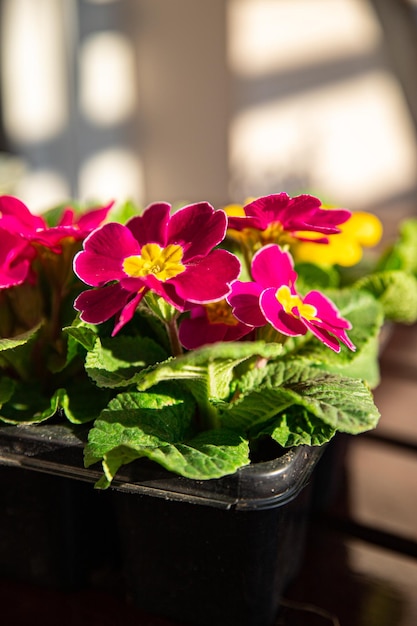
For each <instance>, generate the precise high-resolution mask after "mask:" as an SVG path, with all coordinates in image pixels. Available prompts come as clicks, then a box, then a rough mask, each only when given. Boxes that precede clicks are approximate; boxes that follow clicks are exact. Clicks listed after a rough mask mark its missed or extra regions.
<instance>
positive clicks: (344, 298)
mask: <svg viewBox="0 0 417 626" xmlns="http://www.w3.org/2000/svg"><path fill="white" fill-rule="evenodd" d="M326 295H328V296H329V297H330V299H331V300H332V301H333V302H334V303H335V305H336V306H337V307H338V309H339V311H340V313H341V315H342V316H343V317H345V318H346V319H348V320H349V321H350V323H351V324H352V329H351V330H349V331H348V334H349V337H350V339H351V340H352V342H353V343H354V345H355V346H356V351H355V352H352V351H351V350H349V349H348V348H347V347H346V346H344V345H342V346H341V350H340V352H339V353H336V352H334V351H333V350H329V348H327V347H326V346H325V345H324V344H323V343H321V342H320V341H319V340H318V339H316V338H314V337H311V338H310V340H309V341H308V342H304V344H300V346H299V349H298V350H296V351H295V358H296V359H303V360H304V361H305V362H306V363H307V364H311V365H315V366H317V367H319V368H320V369H322V370H324V371H327V372H330V373H334V374H340V375H343V376H350V377H352V378H362V379H363V380H366V381H367V383H368V384H369V386H370V387H372V388H374V387H376V386H377V385H378V383H379V380H380V374H379V363H378V352H379V335H380V332H381V327H382V323H383V320H384V315H383V309H382V306H381V304H380V303H379V302H378V301H377V300H376V299H375V297H374V296H373V295H372V294H370V293H368V292H367V291H360V290H356V289H346V290H340V291H327V292H326Z"/></svg>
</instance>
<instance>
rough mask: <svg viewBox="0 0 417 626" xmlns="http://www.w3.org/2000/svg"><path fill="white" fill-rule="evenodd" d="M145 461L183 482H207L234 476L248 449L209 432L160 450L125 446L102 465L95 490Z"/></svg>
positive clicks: (234, 437)
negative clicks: (133, 463) (123, 469)
mask: <svg viewBox="0 0 417 626" xmlns="http://www.w3.org/2000/svg"><path fill="white" fill-rule="evenodd" d="M142 457H146V458H148V459H150V460H151V461H155V462H156V463H158V464H159V465H161V466H162V467H164V468H165V469H167V470H168V471H170V472H173V473H175V474H179V475H180V476H185V477H186V478H192V479H195V480H210V479H213V478H221V477H222V476H226V475H227V474H233V473H234V472H235V471H236V470H237V469H239V468H240V467H243V466H244V465H247V464H248V463H249V445H248V442H247V441H246V440H244V439H243V438H242V437H240V436H239V435H238V434H237V433H235V432H233V431H227V430H221V429H219V430H217V429H216V430H211V431H205V432H204V433H201V434H200V435H198V436H197V437H195V438H193V439H190V440H188V441H186V442H183V443H181V442H178V443H164V442H163V441H161V442H160V445H159V446H151V447H147V446H140V447H138V446H137V443H136V444H135V447H134V448H131V447H130V445H129V444H127V445H126V444H124V445H122V446H120V447H118V448H114V449H112V450H111V451H109V452H108V453H107V454H106V455H105V457H104V459H103V462H102V466H103V472H104V476H103V477H102V478H101V479H100V480H99V481H98V482H97V483H96V487H98V488H102V489H103V488H106V487H108V486H109V485H110V483H111V481H112V480H113V478H114V476H115V475H116V472H117V471H118V470H119V469H120V467H121V466H122V465H125V464H127V463H130V462H131V461H133V460H135V459H138V458H142Z"/></svg>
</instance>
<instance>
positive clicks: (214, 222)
mask: <svg viewBox="0 0 417 626" xmlns="http://www.w3.org/2000/svg"><path fill="white" fill-rule="evenodd" d="M226 228H227V217H226V213H225V212H224V211H215V210H214V209H213V207H212V206H211V205H210V204H209V203H208V202H199V203H198V204H190V205H188V206H185V207H183V208H182V209H179V210H178V211H176V212H175V213H174V214H173V215H172V217H171V220H170V222H169V225H168V239H167V243H174V244H178V245H180V246H181V247H182V248H183V249H184V262H185V263H187V262H188V261H190V260H192V259H193V258H195V257H200V256H201V257H202V256H206V255H207V254H208V253H209V252H210V250H212V249H213V248H214V247H215V246H217V244H219V243H220V242H221V241H223V239H224V237H225V234H226Z"/></svg>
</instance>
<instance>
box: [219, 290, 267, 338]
mask: <svg viewBox="0 0 417 626" xmlns="http://www.w3.org/2000/svg"><path fill="white" fill-rule="evenodd" d="M261 293H262V287H261V286H260V285H258V284H257V283H251V282H243V281H240V280H235V282H234V283H232V289H231V292H230V294H229V295H228V296H227V297H226V300H227V302H228V303H229V304H230V306H231V307H232V311H233V315H234V316H235V317H236V318H237V319H238V320H240V321H241V322H243V323H244V324H248V325H249V326H256V327H259V326H265V324H266V320H265V317H264V314H263V313H262V311H261V308H260V306H259V297H260V295H261Z"/></svg>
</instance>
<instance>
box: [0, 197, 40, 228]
mask: <svg viewBox="0 0 417 626" xmlns="http://www.w3.org/2000/svg"><path fill="white" fill-rule="evenodd" d="M0 220H1V222H2V227H4V228H7V229H9V230H10V231H11V232H15V233H19V234H21V235H28V234H34V233H35V231H36V229H38V228H46V222H45V220H44V219H43V218H42V217H40V216H39V215H32V213H31V212H30V211H29V209H28V208H27V206H26V205H25V204H24V203H23V202H22V201H21V200H19V199H18V198H15V197H14V196H0Z"/></svg>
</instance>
